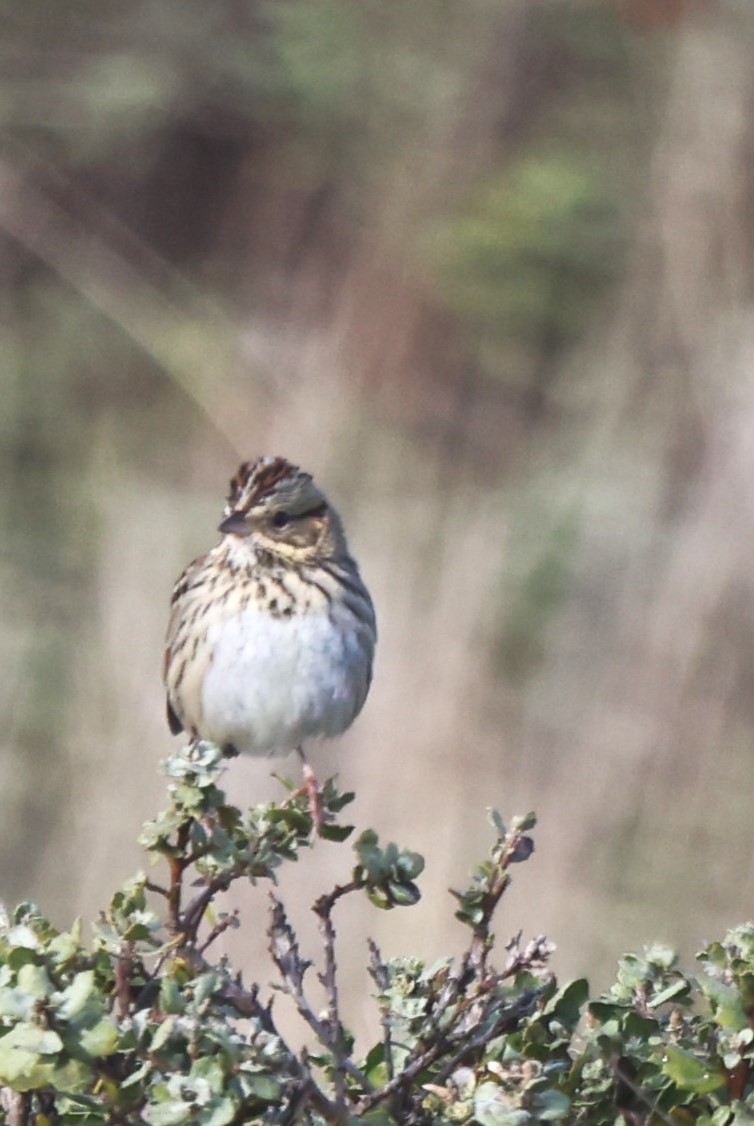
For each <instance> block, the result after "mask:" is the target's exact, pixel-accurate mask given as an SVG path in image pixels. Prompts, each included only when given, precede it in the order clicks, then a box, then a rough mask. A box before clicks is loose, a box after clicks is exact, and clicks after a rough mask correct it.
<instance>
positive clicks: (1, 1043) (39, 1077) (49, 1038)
mask: <svg viewBox="0 0 754 1126" xmlns="http://www.w3.org/2000/svg"><path fill="white" fill-rule="evenodd" d="M62 1047H63V1042H62V1040H61V1039H60V1037H59V1036H58V1034H57V1032H53V1031H52V1030H51V1029H45V1028H40V1027H39V1025H37V1024H31V1023H29V1022H27V1021H19V1023H18V1024H16V1025H14V1026H13V1028H11V1029H10V1031H9V1032H6V1034H5V1035H4V1036H2V1037H0V1082H2V1083H5V1084H6V1085H7V1086H9V1087H13V1089H14V1090H16V1091H31V1090H34V1089H35V1088H37V1087H44V1086H45V1085H46V1084H47V1083H48V1082H49V1079H50V1073H51V1070H52V1066H54V1064H52V1066H51V1061H50V1060H49V1059H47V1057H49V1056H55V1055H57V1053H58V1052H59V1051H61V1049H62Z"/></svg>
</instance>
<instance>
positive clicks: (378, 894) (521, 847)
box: [0, 743, 754, 1126]
mask: <svg viewBox="0 0 754 1126" xmlns="http://www.w3.org/2000/svg"><path fill="white" fill-rule="evenodd" d="M222 768H223V760H222V757H221V755H220V754H219V752H218V751H217V750H216V748H214V747H212V746H211V745H209V744H206V743H199V744H196V745H194V746H191V747H188V748H185V749H184V750H182V751H180V752H178V753H177V754H175V755H173V756H172V757H171V758H170V759H169V760H168V762H167V765H166V771H167V773H168V776H169V777H170V779H171V782H170V786H169V797H170V804H169V806H168V808H167V809H166V810H165V811H163V812H162V813H160V814H159V815H158V816H157V818H156V819H155V820H154V821H152V822H149V823H148V824H147V825H146V826H145V828H144V831H143V833H142V837H141V843H142V844H143V846H144V848H145V849H146V851H147V852H149V853H153V854H157V855H158V856H159V857H162V858H163V859H164V862H165V866H166V877H165V880H164V882H163V883H157V882H154V881H152V880H151V879H148V878H147V877H146V876H145V875H144V874H143V873H140V874H138V875H137V876H135V877H134V878H133V879H132V880H130V881H128V883H127V884H125V885H124V886H123V887H122V888H121V889H120V890H119V891H117V892H116V893H115V895H114V896H113V898H112V900H111V903H110V905H109V907H108V909H107V911H105V912H103V913H102V915H101V917H100V919H99V921H98V922H97V923H96V924H95V925H94V934H93V938H92V940H91V942H90V943H85V942H84V941H83V937H82V928H81V925H80V923H77V924H75V925H74V926H73V927H72V928H71V930H69V931H58V930H56V929H55V928H54V927H53V926H51V924H50V923H49V922H48V921H47V920H46V919H45V917H44V916H43V915H42V914H41V912H40V911H39V909H38V908H37V907H35V906H34V905H32V904H29V903H24V904H21V905H20V906H19V907H17V908H16V910H15V911H14V912H13V914H12V916H10V917H6V918H5V919H4V920H3V922H2V928H1V929H0V1082H2V1083H3V1084H4V1087H3V1089H2V1106H3V1107H4V1111H3V1114H4V1117H3V1119H2V1120H3V1121H5V1122H7V1123H9V1126H20V1124H23V1123H32V1122H34V1123H36V1124H37V1126H45V1124H48V1123H50V1124H51V1123H61V1124H71V1126H73V1124H77V1126H79V1124H80V1126H84V1124H95V1123H103V1122H106V1123H113V1124H116V1123H138V1122H146V1123H152V1124H153V1126H171V1124H177V1123H199V1124H202V1126H224V1124H230V1123H269V1124H272V1123H280V1124H286V1123H287V1124H296V1123H310V1124H320V1123H340V1124H343V1126H346V1124H347V1123H353V1122H356V1121H363V1122H367V1123H372V1124H374V1126H390V1124H405V1126H414V1124H416V1126H419V1124H423V1123H428V1124H429V1123H431V1124H437V1126H445V1124H448V1126H450V1124H451V1123H454V1124H458V1123H460V1124H468V1126H472V1124H477V1126H519V1124H525V1123H536V1122H564V1123H615V1122H624V1123H627V1124H630V1126H633V1124H638V1123H661V1122H671V1123H684V1122H691V1121H696V1122H700V1123H703V1124H709V1126H726V1124H736V1126H738V1124H740V1123H746V1122H754V1092H753V1091H752V1084H751V1082H750V1067H751V1059H752V1055H754V1047H753V1042H754V1021H753V1020H752V1017H753V1015H754V926H751V925H748V926H745V927H741V928H739V929H737V930H735V931H733V932H731V933H730V934H729V935H728V936H727V937H726V938H725V940H724V941H723V942H720V943H714V944H713V945H711V946H710V947H708V948H707V949H706V950H705V951H704V952H703V953H702V954H701V955H700V956H699V957H700V963H701V972H700V973H699V974H698V975H697V976H696V977H692V976H689V975H685V974H683V973H682V972H681V971H680V970H679V969H678V968H677V966H676V964H675V958H674V956H673V954H672V952H670V951H669V950H667V949H666V948H663V947H652V948H650V949H648V950H646V951H645V953H644V954H643V956H641V957H637V956H633V955H632V956H629V957H626V958H625V959H624V960H623V961H622V962H621V963H620V966H619V969H618V977H617V981H616V984H615V985H614V986H613V987H612V989H611V990H610V991H609V992H608V993H607V994H606V995H605V996H603V997H602V998H600V999H599V1000H596V1001H591V1002H589V1000H588V991H587V985H586V982H585V981H583V980H580V981H575V982H571V983H569V984H567V985H565V986H562V987H561V986H559V985H558V983H557V981H556V980H555V977H554V975H553V974H552V973H551V972H550V970H549V968H548V960H549V957H550V954H551V952H552V949H553V947H552V945H551V944H550V943H549V941H548V940H547V939H546V938H544V937H542V936H540V937H537V938H533V939H531V940H529V941H526V942H525V941H523V939H522V937H521V935H517V936H515V937H514V938H513V939H511V940H510V941H509V942H508V943H507V945H506V946H505V948H504V951H503V953H502V955H501V954H500V953H498V954H497V957H498V958H500V959H501V961H500V965H499V967H498V968H496V967H495V966H494V965H493V958H494V957H495V955H496V950H495V940H494V936H493V933H492V929H491V927H492V921H493V915H494V912H495V909H496V907H497V905H498V903H499V901H500V899H501V897H502V896H503V894H504V893H505V890H506V888H507V886H508V884H509V881H510V878H511V868H512V866H513V865H514V864H516V863H520V862H522V861H525V860H526V859H527V858H528V857H529V855H530V854H531V851H532V848H533V844H532V839H531V836H530V835H529V834H530V831H531V829H532V828H533V825H534V818H533V817H532V816H531V815H530V816H528V817H525V818H517V819H513V821H512V822H511V823H510V825H509V826H506V825H504V824H503V822H502V821H501V819H500V817H499V816H498V815H497V814H492V815H491V821H492V825H493V829H494V833H495V839H494V842H493V844H492V847H491V850H490V854H489V857H488V858H487V860H485V861H484V863H482V864H481V865H480V866H479V868H478V869H477V870H476V872H475V873H474V875H473V877H472V880H471V882H470V884H469V886H468V887H467V888H465V889H464V890H462V891H456V892H454V893H453V895H454V896H455V899H456V908H457V909H456V915H457V917H458V918H459V919H460V920H461V921H462V922H464V923H465V924H466V925H467V926H468V928H469V941H468V944H467V946H466V948H465V949H464V950H463V951H462V952H461V953H460V954H459V955H458V956H457V957H455V958H447V959H443V960H442V961H440V962H437V963H435V964H433V965H426V964H425V963H424V962H423V961H422V959H421V957H419V956H408V957H402V958H397V959H393V960H389V961H388V960H385V959H384V958H383V957H382V955H381V953H380V951H379V949H378V948H377V946H376V944H375V943H373V942H369V944H368V952H369V954H368V957H369V965H368V969H369V973H370V975H371V978H372V980H373V982H374V1001H375V1005H376V1008H377V1012H378V1015H379V1025H380V1028H381V1035H380V1037H379V1039H378V1042H377V1043H375V1044H374V1045H373V1046H372V1047H371V1048H369V1050H368V1051H366V1053H364V1054H358V1053H357V1052H356V1050H355V1047H354V1043H353V1039H352V1037H351V1035H350V1034H349V1032H348V1029H347V1028H346V1027H345V1026H344V1024H343V1022H342V1016H341V1012H340V1006H339V997H338V966H337V959H336V940H335V928H334V921H333V916H334V913H335V911H336V908H337V905H338V903H339V901H340V900H341V899H343V898H345V897H346V896H351V895H362V894H366V895H367V896H368V897H369V899H370V900H371V901H372V903H373V904H375V905H376V907H378V908H382V909H385V910H391V909H394V908H397V907H402V906H411V905H412V904H414V903H416V901H417V900H418V898H419V891H418V888H417V885H416V879H417V878H418V876H419V875H420V874H421V871H422V868H423V860H422V858H421V857H420V856H418V855H417V854H416V853H413V852H409V851H407V850H404V849H401V848H398V847H397V846H396V845H394V844H388V845H387V846H382V845H381V844H380V842H379V839H378V837H377V835H376V833H374V832H373V831H371V830H366V831H364V832H362V833H361V835H360V836H358V837H357V838H356V839H355V841H354V843H353V850H354V853H355V861H353V860H349V862H348V865H347V875H346V878H345V879H344V882H343V883H340V884H337V885H336V886H335V887H334V888H333V889H332V890H331V891H329V892H328V893H326V894H323V895H321V896H320V897H319V898H318V899H317V900H316V902H315V903H314V904H313V909H314V911H315V913H316V915H317V917H318V920H319V925H320V932H321V937H322V952H321V965H320V966H319V968H318V970H317V971H316V978H317V980H318V981H319V983H321V985H322V986H323V987H324V990H325V995H326V999H327V1000H326V1010H325V1012H324V1013H320V1012H317V1011H315V1008H314V1006H313V1003H312V1001H311V991H310V985H311V981H312V974H313V972H314V967H313V966H312V965H311V963H310V962H309V961H307V960H306V959H305V958H304V957H303V956H302V954H301V950H300V947H299V942H298V939H297V936H296V933H295V931H294V929H293V927H292V925H291V922H290V920H289V918H288V914H287V912H286V908H285V905H284V903H283V902H281V900H280V899H279V898H278V897H277V895H276V894H275V892H274V890H273V891H272V893H271V896H270V903H271V905H270V913H269V921H268V924H267V933H268V938H269V952H270V959H271V965H270V966H269V968H268V970H267V971H266V975H267V976H270V975H272V976H273V977H274V981H273V983H272V984H271V985H267V984H265V983H263V982H253V983H244V981H243V980H242V978H241V977H240V975H239V974H238V973H237V972H235V971H234V969H233V967H232V966H230V965H229V964H228V962H227V960H226V959H224V958H215V957H213V950H212V948H213V944H214V943H215V941H216V939H217V938H218V936H219V935H220V934H222V933H223V932H224V931H225V930H227V929H228V928H229V927H235V926H238V925H239V919H238V916H237V914H236V913H235V912H224V911H223V910H222V907H221V897H222V893H223V892H224V891H226V890H227V889H228V888H229V887H230V886H231V884H233V883H234V882H235V881H237V880H251V881H252V882H254V883H257V882H260V881H269V883H270V885H271V887H272V888H273V889H274V887H275V877H276V873H277V871H278V869H279V868H280V866H281V865H284V864H286V863H290V862H291V861H294V860H295V859H296V857H297V855H298V853H299V850H300V849H302V848H305V847H310V846H311V845H312V844H314V843H315V841H316V836H317V833H318V832H319V833H320V834H321V835H322V836H324V837H327V838H329V839H331V840H335V841H340V842H345V840H346V839H347V838H348V837H350V836H352V834H353V830H352V828H351V827H350V826H347V825H344V824H342V822H340V821H339V820H338V817H339V814H340V813H341V811H342V810H343V809H344V808H345V807H346V805H347V804H348V802H349V801H350V800H351V798H352V796H353V795H350V794H343V793H340V791H339V790H338V789H337V787H336V785H335V783H334V781H333V780H329V781H328V782H327V783H326V784H325V786H324V787H323V791H322V810H321V823H320V824H319V825H317V824H316V821H317V820H318V818H316V817H315V816H314V815H313V811H312V809H311V808H310V801H309V798H308V797H307V795H306V794H305V793H301V792H298V791H295V790H294V789H293V787H292V786H289V788H288V792H287V794H286V796H285V797H284V798H283V799H282V800H280V801H279V802H274V803H268V804H264V805H258V806H255V807H254V808H252V809H250V810H249V811H248V812H245V813H244V812H242V811H241V810H239V809H237V808H236V807H234V806H233V805H230V804H228V803H227V802H226V799H225V795H224V793H223V792H222V790H221V789H219V787H218V785H217V783H218V777H219V774H220V772H221V771H222ZM344 847H345V846H344ZM275 991H282V992H283V993H284V994H286V995H287V996H288V997H289V998H290V999H291V1001H292V1003H293V1006H294V1008H295V1011H296V1013H297V1014H298V1017H299V1018H300V1021H301V1022H302V1024H303V1025H304V1026H305V1027H306V1029H307V1031H308V1043H307V1046H306V1048H305V1049H304V1050H303V1051H297V1050H294V1049H293V1048H292V1047H291V1046H290V1044H289V1043H287V1042H286V1039H285V1038H284V1036H283V1035H281V1032H280V1030H279V1029H278V1027H277V1026H276V1021H275V1014H274V1012H273V1003H272V997H273V996H274V992H275Z"/></svg>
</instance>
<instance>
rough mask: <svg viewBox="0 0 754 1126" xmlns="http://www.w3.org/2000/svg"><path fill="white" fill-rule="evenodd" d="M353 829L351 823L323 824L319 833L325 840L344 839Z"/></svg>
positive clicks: (338, 840) (346, 838)
mask: <svg viewBox="0 0 754 1126" xmlns="http://www.w3.org/2000/svg"><path fill="white" fill-rule="evenodd" d="M353 830H354V826H353V825H327V824H325V825H323V826H322V827H321V829H320V832H319V835H320V836H321V837H322V839H323V840H325V841H336V842H340V841H345V840H348V838H349V837H350V835H351V833H352V832H353Z"/></svg>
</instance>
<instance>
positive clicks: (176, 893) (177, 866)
mask: <svg viewBox="0 0 754 1126" xmlns="http://www.w3.org/2000/svg"><path fill="white" fill-rule="evenodd" d="M190 831H191V822H190V821H184V823H183V824H182V825H181V826H180V827H179V829H178V833H177V834H176V844H175V853H174V854H173V855H172V856H169V857H168V868H169V870H170V887H169V889H168V929H169V930H170V933H171V934H179V933H180V931H181V893H182V891H183V873H184V872H185V871H186V867H187V863H188V862H187V860H186V856H185V852H186V845H187V844H188V839H189V833H190Z"/></svg>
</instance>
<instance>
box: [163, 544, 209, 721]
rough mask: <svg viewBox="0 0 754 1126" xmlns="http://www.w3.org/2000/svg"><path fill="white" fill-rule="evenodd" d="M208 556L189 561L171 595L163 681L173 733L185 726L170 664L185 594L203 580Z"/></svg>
mask: <svg viewBox="0 0 754 1126" xmlns="http://www.w3.org/2000/svg"><path fill="white" fill-rule="evenodd" d="M206 558H207V556H206V555H202V556H200V558H199V559H195V560H194V561H193V563H189V565H188V567H187V568H186V570H185V571H184V572H183V573H182V574H181V575H180V577H179V578H178V579H177V580H176V583H175V586H174V587H173V593H172V595H171V597H170V620H169V621H168V629H167V635H166V637H165V656H164V659H163V664H162V681H163V684H164V685H165V687H166V688H167V700H166V711H167V719H168V727H169V728H170V732H171V734H172V735H178V734H179V733H180V732H181V731H183V729H184V728H183V723H182V721H181V719H180V718H179V716H178V713H177V712H176V710H175V707H174V706H173V701H172V700H171V698H170V679H169V672H170V664H171V660H172V658H173V656H174V651H175V645H176V641H177V639H178V637H179V635H180V632H181V627H182V624H183V617H184V613H185V610H186V600H185V596H186V594H187V593H188V592H189V591H190V590H191V589H192V588H193V587H194V586H195V585H196V583H197V580H199V581H201V580H200V574H201V572H202V570H203V568H204V563H205V560H206Z"/></svg>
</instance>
